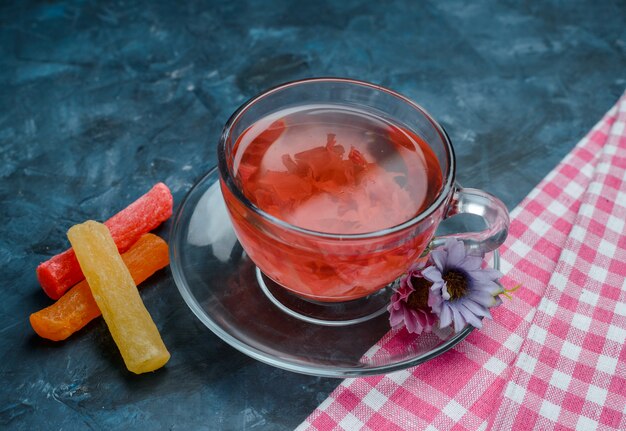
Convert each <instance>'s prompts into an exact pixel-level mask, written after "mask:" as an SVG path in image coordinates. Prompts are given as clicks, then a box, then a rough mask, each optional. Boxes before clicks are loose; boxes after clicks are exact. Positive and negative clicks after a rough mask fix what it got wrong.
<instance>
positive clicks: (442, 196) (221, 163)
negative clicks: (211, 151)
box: [217, 77, 456, 240]
mask: <svg viewBox="0 0 626 431" xmlns="http://www.w3.org/2000/svg"><path fill="white" fill-rule="evenodd" d="M316 82H328V83H332V82H336V83H344V84H352V85H359V86H363V87H368V88H371V89H373V90H376V91H382V92H385V93H387V94H390V95H391V96H394V97H396V98H398V99H399V100H401V101H402V102H404V103H406V104H408V105H410V106H411V107H413V108H414V109H415V110H416V111H418V112H419V113H420V114H422V115H423V116H424V117H425V118H426V119H427V120H428V121H429V122H430V123H431V124H432V126H433V127H434V128H435V130H436V131H437V132H438V133H439V134H440V136H441V138H442V140H443V142H444V144H445V149H446V153H447V155H448V160H447V172H448V175H447V176H446V178H445V182H444V185H443V187H442V188H441V190H440V191H439V193H438V194H437V197H436V198H435V199H434V200H433V202H432V203H431V204H430V205H429V206H428V208H426V209H425V210H424V211H422V212H420V213H419V214H416V215H415V216H414V217H412V218H410V219H408V220H405V221H404V222H402V223H400V224H397V225H395V226H391V227H388V228H385V229H379V230H376V231H372V232H364V233H330V232H320V231H315V230H312V229H306V228H302V227H299V226H296V225H293V224H291V223H288V222H286V221H284V220H282V219H280V218H278V217H276V216H273V215H271V214H269V213H267V212H265V211H263V210H262V209H261V208H259V207H257V206H256V205H254V204H253V203H252V202H251V201H250V200H249V199H248V198H247V197H246V196H245V195H244V194H243V192H242V191H241V190H240V189H239V187H237V186H236V184H235V181H234V180H233V177H232V175H231V172H230V170H229V169H228V163H227V161H226V151H225V148H226V141H227V139H228V137H229V136H230V132H231V129H232V127H233V125H234V124H235V123H236V122H237V120H238V119H239V118H240V117H241V116H242V115H243V114H244V113H245V112H246V111H247V110H248V109H249V108H250V107H251V106H252V105H254V104H255V103H256V102H258V101H259V100H261V99H264V98H265V97H268V96H270V95H272V94H274V93H277V92H279V91H282V90H285V89H287V88H290V87H295V86H298V85H302V84H309V83H316ZM217 153H218V154H217V156H218V168H219V173H220V178H221V180H222V182H223V183H224V184H225V185H226V187H228V189H229V190H230V192H231V193H232V194H233V196H235V197H236V198H237V200H238V201H239V202H240V203H241V204H243V205H244V206H245V207H247V208H248V209H250V210H252V211H253V212H254V213H255V214H257V215H259V216H260V217H262V218H263V219H265V220H267V221H269V222H270V223H272V224H274V225H277V226H279V227H281V228H284V229H287V230H289V231H294V232H298V233H300V234H304V235H309V236H313V237H318V238H324V239H338V240H351V239H371V238H378V237H382V236H385V235H389V234H393V233H396V232H400V231H403V230H405V229H407V228H410V227H412V226H414V225H416V224H418V223H419V222H421V221H422V220H424V219H426V218H428V217H429V216H430V215H432V214H433V213H434V212H435V211H436V210H437V209H438V208H439V207H440V206H441V205H442V204H443V203H444V202H445V201H446V199H447V198H448V197H449V196H450V194H451V191H452V190H453V188H454V181H455V176H456V159H455V154H454V148H453V147H452V143H451V141H450V137H449V136H448V134H447V132H446V131H445V129H444V128H443V127H442V126H441V125H440V124H439V123H438V122H437V121H436V120H435V119H434V118H433V117H432V115H430V114H429V113H428V112H427V111H426V110H425V109H424V108H423V107H422V106H420V105H418V104H417V103H415V102H413V101H412V100H410V99H409V98H407V97H406V96H403V95H402V94H400V93H398V92H395V91H393V90H390V89H388V88H386V87H383V86H381V85H377V84H372V83H370V82H366V81H361V80H357V79H352V78H340V77H320V78H305V79H299V80H294V81H288V82H285V83H283V84H279V85H277V86H275V87H271V88H269V89H268V90H265V91H263V92H261V93H259V94H257V95H256V96H254V97H252V98H250V99H249V100H248V101H246V102H244V103H243V104H242V105H241V106H240V107H239V108H238V109H237V110H236V111H235V112H234V113H233V114H232V115H231V116H230V118H229V119H228V121H227V122H226V124H225V125H224V128H223V130H222V134H221V136H220V139H219V143H218V151H217Z"/></svg>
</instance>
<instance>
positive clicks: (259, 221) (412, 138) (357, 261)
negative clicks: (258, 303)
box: [218, 78, 509, 303]
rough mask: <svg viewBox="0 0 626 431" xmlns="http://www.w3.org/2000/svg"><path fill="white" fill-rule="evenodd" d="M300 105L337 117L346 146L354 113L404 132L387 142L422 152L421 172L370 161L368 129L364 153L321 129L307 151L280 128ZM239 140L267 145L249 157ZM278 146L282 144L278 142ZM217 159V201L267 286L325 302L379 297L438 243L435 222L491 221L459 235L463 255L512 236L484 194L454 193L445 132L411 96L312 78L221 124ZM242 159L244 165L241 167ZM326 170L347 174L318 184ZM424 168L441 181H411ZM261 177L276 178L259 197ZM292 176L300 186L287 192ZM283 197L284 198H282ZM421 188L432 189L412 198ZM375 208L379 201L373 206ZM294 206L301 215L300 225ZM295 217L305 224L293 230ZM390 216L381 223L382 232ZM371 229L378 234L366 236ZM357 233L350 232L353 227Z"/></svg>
mask: <svg viewBox="0 0 626 431" xmlns="http://www.w3.org/2000/svg"><path fill="white" fill-rule="evenodd" d="M302 109H308V110H309V111H310V112H312V113H313V114H311V115H313V116H315V115H317V116H318V117H316V118H324V119H326V120H325V121H327V120H328V118H330V117H332V116H333V115H335V117H334V118H336V123H335V126H336V127H338V130H340V132H337V133H339V135H341V133H343V135H342V136H343V137H344V139H346V138H345V136H349V139H348V140H350V139H352V138H353V137H354V136H356V135H354V134H353V133H351V132H345V133H344V130H348V129H349V128H350V127H353V126H354V124H353V123H351V124H350V125H346V124H341V122H342V121H343V119H345V118H352V117H351V115H356V116H357V117H358V116H361V117H363V118H365V117H367V116H371V117H372V118H375V120H372V121H377V122H379V123H380V124H386V125H387V126H384V127H389V130H395V131H400V132H398V133H400V134H401V135H404V136H405V137H408V141H407V142H408V143H406V142H404V143H403V142H400V144H397V143H394V144H393V145H395V147H393V148H396V147H397V148H396V149H395V150H393V151H398V152H400V151H401V152H403V154H408V155H410V156H411V157H413V156H414V154H413V153H415V152H416V151H418V150H419V151H420V153H419V154H421V156H420V157H421V159H423V160H424V163H425V164H424V166H425V167H424V168H423V169H421V168H420V169H415V167H414V166H412V164H411V163H410V162H409V163H405V162H406V160H405V159H402V157H400V158H397V157H396V158H389V157H388V156H381V155H377V154H378V153H379V152H380V153H381V154H382V153H385V151H386V150H385V149H384V148H383V147H381V145H382V144H377V143H376V142H378V141H376V139H382V138H380V136H382V135H381V134H380V133H378V132H376V133H373V134H370V135H368V134H367V133H369V132H368V131H364V132H363V136H367V137H368V138H367V139H370V138H371V139H372V141H371V142H370V143H369V144H368V145H367V146H365V147H362V148H361V147H359V144H358V142H356V141H354V140H353V141H354V142H352V141H351V142H352V143H354V145H350V148H347V147H348V145H347V144H346V145H344V146H341V145H340V144H341V139H340V138H342V136H339V135H337V136H335V135H336V133H327V134H326V135H327V136H326V137H327V142H326V144H324V143H321V144H319V145H318V146H315V147H314V148H312V149H305V150H303V148H304V147H303V145H304V146H305V147H306V145H307V144H306V143H303V142H300V141H301V139H293V140H290V139H288V138H287V137H288V136H295V135H287V134H285V133H286V132H285V130H288V129H289V127H291V126H292V125H290V124H289V121H288V120H284V121H283V118H286V117H284V116H285V115H291V114H289V113H293V112H300V111H299V110H302ZM309 111H307V112H309ZM338 112H341V113H345V116H344V114H336V113H338ZM285 113H287V114H285ZM329 116H330V117H329ZM361 117H358V118H361ZM289 118H291V117H289ZM355 118H356V117H355ZM270 120H271V121H270ZM359 121H360V120H359ZM296 123H297V122H293V125H294V126H297V124H296ZM327 123H328V121H327ZM331 123H332V121H331ZM328 124H330V123H328ZM368 124H369V123H368ZM377 124H378V123H377ZM360 126H362V124H361V125H360ZM360 126H359V127H360ZM381 127H383V126H381ZM346 128H347V129H346ZM279 129H280V130H279ZM331 129H332V127H331ZM331 129H329V130H331ZM356 129H358V127H356ZM307 130H309V129H307ZM311 130H315V129H311ZM381 130H382V129H381ZM331 131H332V130H331ZM263 133H265V135H263ZM346 133H347V135H346ZM355 133H357V132H355ZM359 133H361V132H359ZM246 134H248V135H250V134H252V135H254V136H255V139H257V141H254V139H248V141H251V142H252V143H253V145H254V142H257V145H258V142H260V141H259V140H262V142H263V145H267V148H266V147H265V146H263V147H262V151H260V152H258V153H259V154H257V155H253V156H246V155H245V154H244V151H246V149H249V148H250V145H247V146H246V145H244V144H243V142H244V140H245V139H244V138H245V137H246ZM304 135H306V134H304ZM304 135H303V136H304ZM353 135H354V136H353ZM357 135H358V133H357ZM374 135H375V136H374ZM259 136H261V137H260V138H259ZM268 136H270V137H271V139H270V138H268ZM281 136H282V138H281ZM371 136H374V137H373V138H372V137H371ZM313 138H315V139H317V138H318V137H313ZM313 138H312V139H313ZM246 139H247V138H246ZM279 139H282V140H280V143H279V144H278V143H276V142H279ZM402 139H404V138H402ZM318 140H319V139H318ZM247 143H248V144H250V142H247ZM273 145H276V146H281V148H282V150H283V151H286V152H285V154H282V153H281V152H278V153H276V151H273V150H272V151H273V152H274V153H276V154H278V156H276V154H275V155H274V158H275V159H276V160H279V161H280V162H276V161H271V160H270V161H267V160H265V158H266V157H269V156H270V155H271V154H272V151H270V149H269V148H270V147H271V146H273ZM316 145H317V144H316ZM290 147H293V151H290ZM401 147H402V148H401ZM407 147H408V150H407V149H406V148H407ZM306 148H308V147H306ZM390 148H391V147H390ZM359 149H360V151H359ZM407 151H408V152H407ZM411 152H413V153H411ZM320 155H321V156H320ZM305 156H306V157H305ZM318 156H320V157H322V158H321V159H320V157H318ZM407 157H408V156H407ZM218 158H219V172H220V185H221V189H222V194H223V196H224V200H225V202H226V207H227V209H228V212H229V216H230V218H231V221H232V223H233V227H234V230H235V233H236V235H237V237H238V239H239V241H240V243H241V245H242V246H243V248H244V250H245V251H246V253H247V254H248V256H249V257H250V259H251V260H252V261H253V262H254V263H255V265H256V266H257V267H258V268H259V269H260V270H261V271H262V272H263V274H265V275H266V276H267V277H268V278H269V279H271V280H272V281H274V282H275V283H277V284H278V285H280V286H282V287H284V288H285V289H287V290H288V291H290V292H291V293H294V294H296V295H298V296H299V297H303V298H306V299H307V300H314V301H317V302H322V303H328V302H340V301H350V300H355V299H359V298H363V297H367V296H368V295H371V294H374V293H376V292H377V291H379V290H380V289H382V288H384V287H386V286H388V285H389V283H391V282H393V281H394V280H396V279H397V278H398V277H399V276H400V275H401V274H402V273H404V272H405V271H406V270H407V269H408V267H409V266H410V265H411V264H412V263H413V262H415V261H416V260H418V258H419V257H420V256H421V255H422V254H423V253H424V252H425V251H427V249H428V248H429V247H432V246H434V245H436V244H437V241H438V240H440V239H441V238H434V235H435V231H436V229H437V227H438V225H439V223H440V222H441V221H442V220H443V219H445V218H448V217H450V216H453V215H456V214H460V213H470V214H475V215H479V216H481V217H483V218H484V220H485V222H486V225H487V228H486V229H485V230H484V231H482V232H474V233H459V234H455V235H454V236H455V237H458V238H460V239H462V240H464V241H465V243H466V245H467V246H468V247H470V248H473V249H476V250H477V251H480V252H487V251H491V250H494V249H496V248H497V247H499V246H500V245H501V244H502V243H503V242H504V240H505V239H506V236H507V232H508V227H509V218H508V212H507V210H506V207H505V206H504V204H503V203H502V202H501V201H500V200H498V199H497V198H495V197H494V196H492V195H490V194H488V193H486V192H483V191H480V190H476V189H467V188H460V187H459V186H457V185H455V172H456V161H455V157H454V151H453V148H452V145H451V143H450V140H449V138H448V136H447V134H446V133H445V131H444V130H443V128H442V127H441V126H440V125H439V124H438V123H437V122H436V121H435V120H434V119H433V118H432V117H431V116H430V115H429V114H428V113H427V112H426V111H425V110H424V109H423V108H421V107H420V106H418V105H416V104H415V103H413V102H411V101H410V100H409V99H407V98H406V97H404V96H402V95H400V94H398V93H395V92H393V91H391V90H388V89H385V88H383V87H380V86H377V85H374V84H369V83H366V82H360V81H355V80H350V79H340V78H317V79H306V80H302V81H297V82H292V83H287V84H284V85H281V86H278V87H276V88H273V89H271V90H268V91H266V92H264V93H263V94H261V95H259V96H257V97H255V98H253V99H251V100H250V101H248V102H246V103H245V104H244V105H243V106H241V107H240V108H239V109H238V110H237V111H236V112H235V113H234V114H233V115H232V117H231V118H230V119H229V120H228V122H227V124H226V126H225V128H224V131H223V133H222V136H221V139H220V142H219V147H218ZM244 158H245V161H246V163H247V165H245V168H246V169H244V166H243V162H242V159H244ZM311 160H316V162H315V163H313V162H311ZM320 160H321V161H320ZM389 160H395V161H394V162H393V166H394V167H393V168H389V166H386V167H385V166H384V165H389V163H387V162H388V161H389ZM398 160H400V162H398ZM403 160H404V162H403ZM407 160H408V159H407ZM383 162H384V163H383ZM426 162H428V163H431V164H432V166H430V165H428V163H426ZM272 163H273V164H272ZM281 163H282V165H283V167H280V166H279V167H280V169H282V170H280V171H276V172H277V173H276V174H274V173H275V171H274V170H272V169H278V168H277V167H276V166H278V165H280V164H281ZM399 165H402V166H401V168H402V169H404V171H402V169H400V171H401V172H399V173H398V172H396V170H397V169H396V168H397V167H398V166H399ZM268 166H269V167H268ZM330 166H340V167H341V168H338V169H337V170H336V171H337V172H340V171H341V169H344V167H345V169H346V172H347V173H346V172H342V173H341V180H337V179H336V178H334V177H333V178H332V179H331V180H332V181H335V182H332V181H331V180H328V181H326V180H324V181H322V180H321V179H320V175H322V176H323V175H325V174H324V173H321V174H320V172H319V171H320V170H324V169H326V167H328V169H330ZM424 170H433V172H434V171H437V172H438V174H437V175H436V176H435V177H436V178H437V180H436V181H435V180H433V179H432V178H435V177H433V176H432V175H429V174H426V175H425V176H424V175H422V177H420V178H419V180H418V179H416V176H417V175H421V174H420V172H422V171H424ZM244 171H245V172H244ZM251 172H252V173H251ZM268 172H269V173H271V174H273V176H272V178H274V179H275V183H274V184H272V187H274V188H270V189H267V188H265V189H264V188H263V187H261V186H265V185H266V184H268V183H267V181H268V180H267V178H269V176H265V177H263V175H265V174H267V173H268ZM333 172H335V171H333ZM279 174H283V175H282V176H280V175H279ZM333 175H334V174H333ZM276 178H277V179H276ZM294 178H295V179H294ZM346 178H347V179H346ZM390 178H391V179H390ZM290 179H292V180H293V181H295V182H302V181H304V180H306V181H304V182H303V183H302V185H301V186H298V187H300V188H297V189H295V191H293V190H294V189H293V188H292V187H291V185H290V183H289V181H291V180H290ZM253 180H254V181H253ZM383 180H384V181H383ZM264 181H265V182H264ZM329 181H330V182H329ZM337 181H339V182H343V183H345V182H346V181H347V182H350V187H351V188H348V189H346V190H347V191H344V190H342V191H340V192H338V193H339V194H337V195H333V191H334V190H335V188H336V187H335V186H336V183H337ZM424 181H431V182H433V181H434V182H435V183H436V184H435V185H434V186H433V187H430V188H424V187H421V186H420V185H419V183H420V182H424ZM309 183H311V184H312V185H311V184H309ZM343 183H342V184H343ZM259 184H261V186H259ZM298 184H300V183H298ZM320 184H322V185H320ZM329 184H330V186H329ZM364 184H365V185H366V187H369V188H366V189H363V188H362V187H361V186H363V185H364ZM252 185H254V188H252ZM412 185H414V186H412ZM430 185H432V184H430ZM294 187H295V186H294ZM316 187H317V188H316ZM411 187H413V189H412V188H411ZM285 189H286V190H287V191H286V192H282V191H283V190H285ZM427 189H428V190H430V191H429V192H423V193H422V192H415V191H416V190H418V191H419V190H422V191H423V190H427ZM268 190H269V191H270V192H268ZM302 190H306V193H307V194H306V195H305V196H304V197H303V198H299V199H294V198H293V197H292V196H291V195H290V193H291V192H292V191H293V194H294V195H298V196H300V195H302ZM329 190H330V191H329ZM364 190H365V191H364ZM272 191H273V193H272ZM279 191H281V192H280V193H279ZM387 191H388V193H387ZM344 192H345V193H348V196H347V198H345V195H343V194H342V193H344ZM405 192H406V193H405ZM350 193H352V195H350ZM403 193H404V194H403ZM416 193H417V194H416ZM420 193H421V194H420ZM283 195H284V196H283ZM372 195H376V196H377V199H378V201H373V200H372V199H374V198H373V197H372ZM387 195H389V196H387ZM394 196H395V197H394ZM397 196H403V197H404V199H399V198H398V197H397ZM406 196H409V197H414V196H419V199H417V200H419V204H416V205H413V204H415V202H413V201H412V200H410V199H406ZM313 198H315V200H312V199H313ZM361 198H362V199H361ZM387 198H388V199H387ZM365 201H367V202H369V204H370V205H371V207H368V208H367V209H365V210H363V209H359V208H356V209H354V211H356V212H357V213H358V214H360V218H359V217H356V218H355V221H354V223H352V224H349V223H348V224H346V223H344V222H345V221H346V220H342V217H343V216H342V214H346V213H347V211H350V209H347V210H346V209H345V208H344V207H345V206H346V205H347V204H346V202H348V203H350V202H353V206H355V205H356V206H357V207H358V204H359V202H361V203H362V202H365ZM277 202H278V204H277ZM303 202H305V203H306V205H307V206H306V209H305V210H302V208H304V207H301V206H300V205H302V203H303ZM333 202H336V205H337V206H342V208H337V211H336V214H337V215H336V217H335V218H334V219H332V220H331V222H327V219H328V217H327V216H326V213H333V210H334V208H333V205H334V204H333ZM372 202H375V203H378V205H372ZM316 203H317V205H318V207H316ZM279 204H280V205H279ZM281 205H282V206H281ZM405 205H406V207H408V208H409V210H408V211H409V213H410V215H409V216H402V217H404V218H402V219H394V216H396V215H397V214H404V213H405V212H406V208H405ZM264 206H265V208H264ZM294 208H295V209H298V210H299V211H298V213H297V217H296V215H294V214H295V212H294V211H295V209H294ZM316 208H317V209H316ZM415 208H418V209H415ZM285 209H286V210H285ZM283 210H285V211H284V212H280V211H283ZM318 211H319V212H320V213H324V217H322V216H321V215H320V216H319V217H315V215H316V212H318ZM354 211H353V212H354ZM403 211H405V212H403ZM411 211H412V213H411ZM282 214H285V216H283V215H282ZM368 214H371V217H369V216H368ZM346 218H347V217H346ZM295 219H298V220H304V221H303V222H299V221H298V222H294V221H293V220H295ZM318 219H319V220H318ZM322 219H323V220H322ZM370 219H372V220H370ZM386 219H388V225H384V224H381V223H384V222H385V221H387V220H386ZM320 220H322V221H324V222H325V223H326V225H327V226H330V227H329V228H324V229H322V228H311V225H310V224H307V223H310V222H311V221H320ZM368 223H370V225H371V226H378V227H377V228H376V229H374V230H368V228H367V226H368ZM371 223H374V224H371ZM376 223H378V225H377V224H376ZM326 225H324V226H326ZM353 225H355V226H357V227H356V228H353ZM314 226H315V225H314ZM320 226H321V225H320ZM343 226H346V227H345V228H344V227H343ZM342 229H345V230H342Z"/></svg>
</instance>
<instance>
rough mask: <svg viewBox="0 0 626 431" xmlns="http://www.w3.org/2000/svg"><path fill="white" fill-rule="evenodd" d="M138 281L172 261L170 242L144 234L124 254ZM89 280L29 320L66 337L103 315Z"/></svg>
mask: <svg viewBox="0 0 626 431" xmlns="http://www.w3.org/2000/svg"><path fill="white" fill-rule="evenodd" d="M122 260H123V261H124V263H125V264H126V267H127V268H128V270H129V271H130V275H131V276H132V277H133V280H134V281H135V283H136V284H137V285H139V284H140V283H142V282H143V281H144V280H146V279H147V278H148V277H150V276H151V275H152V274H154V273H155V272H156V271H158V270H159V269H161V268H164V267H166V266H167V265H168V264H169V252H168V247H167V243H166V242H165V241H163V240H162V239H161V238H159V237H158V236H156V235H153V234H151V233H148V234H145V235H143V236H142V237H141V238H139V240H138V241H137V242H136V243H135V244H134V245H133V246H132V247H131V248H130V250H128V251H127V252H126V253H124V254H123V255H122ZM101 314H102V313H100V309H99V308H98V305H97V304H96V301H95V300H94V299H93V295H92V294H91V290H90V289H89V284H87V281H86V280H83V281H81V282H80V283H78V284H77V285H76V286H74V287H72V288H71V289H70V290H69V291H68V292H67V293H65V295H63V296H62V297H61V298H60V299H59V300H58V301H57V302H55V303H54V304H52V305H51V306H49V307H46V308H44V309H43V310H40V311H38V312H36V313H33V314H31V315H30V324H31V326H32V327H33V329H34V330H35V332H36V333H37V334H38V335H39V336H40V337H43V338H47V339H49V340H53V341H60V340H65V339H66V338H67V337H69V336H70V335H72V334H73V333H74V332H76V331H78V330H80V329H82V328H83V327H84V326H85V325H86V324H87V323H89V322H91V321H92V320H93V319H95V318H96V317H98V316H100V315H101Z"/></svg>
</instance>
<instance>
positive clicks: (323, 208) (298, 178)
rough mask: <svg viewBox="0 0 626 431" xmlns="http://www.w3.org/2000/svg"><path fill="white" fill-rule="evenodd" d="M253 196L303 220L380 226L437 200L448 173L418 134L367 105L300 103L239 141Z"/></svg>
mask: <svg viewBox="0 0 626 431" xmlns="http://www.w3.org/2000/svg"><path fill="white" fill-rule="evenodd" d="M235 154H236V155H235V159H234V165H233V168H234V169H233V170H234V172H235V177H236V179H237V181H238V182H239V183H240V187H241V189H242V190H243V193H244V194H245V195H246V197H247V198H248V199H249V200H250V201H251V202H252V203H253V204H254V205H255V206H257V207H258V208H260V209H262V210H263V211H265V212H267V213H269V214H271V215H273V216H275V217H277V218H279V219H281V220H283V221H286V222H288V223H290V224H292V225H294V226H298V227H301V228H305V229H309V230H313V231H317V232H325V233H336V234H357V233H368V232H374V231H378V230H381V229H385V228H389V227H393V226H396V225H399V224H402V223H403V222H405V221H407V220H409V219H411V218H413V217H414V216H416V215H417V214H419V213H420V212H421V211H422V210H424V209H425V208H426V207H427V206H428V205H429V204H431V203H432V201H433V200H434V198H435V197H436V195H437V193H438V192H439V190H440V189H441V185H442V174H441V170H440V168H439V163H438V162H437V159H436V157H435V156H434V154H432V150H431V149H430V148H429V147H428V146H427V145H426V144H425V143H424V142H423V141H422V140H421V139H420V138H419V137H417V136H416V135H415V134H413V133H411V132H410V131H408V130H406V129H403V128H400V127H398V126H396V125H394V124H392V123H390V122H388V121H385V120H383V119H382V118H379V117H376V116H374V115H372V114H370V113H366V112H364V111H358V110H354V109H348V108H338V107H336V106H323V105H322V106H319V105H318V106H315V105H313V106H300V107H298V108H293V109H287V110H283V111H279V112H277V113H275V114H273V115H271V116H268V117H265V118H264V119H262V120H261V121H258V122H257V123H255V124H254V125H253V126H252V127H250V128H249V129H248V130H246V131H245V132H244V133H243V134H242V135H241V136H240V138H239V140H238V142H237V143H236V145H235Z"/></svg>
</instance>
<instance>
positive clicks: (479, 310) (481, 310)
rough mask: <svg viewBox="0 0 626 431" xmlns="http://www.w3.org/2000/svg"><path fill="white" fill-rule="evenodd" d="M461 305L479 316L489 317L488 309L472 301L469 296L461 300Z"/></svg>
mask: <svg viewBox="0 0 626 431" xmlns="http://www.w3.org/2000/svg"><path fill="white" fill-rule="evenodd" d="M463 305H464V306H465V307H466V308H467V309H468V310H469V311H471V312H472V313H474V314H475V315H476V316H480V317H489V318H491V313H489V309H488V308H487V307H485V306H483V305H480V304H478V303H476V302H474V301H472V299H471V298H467V299H466V300H465V301H463Z"/></svg>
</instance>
